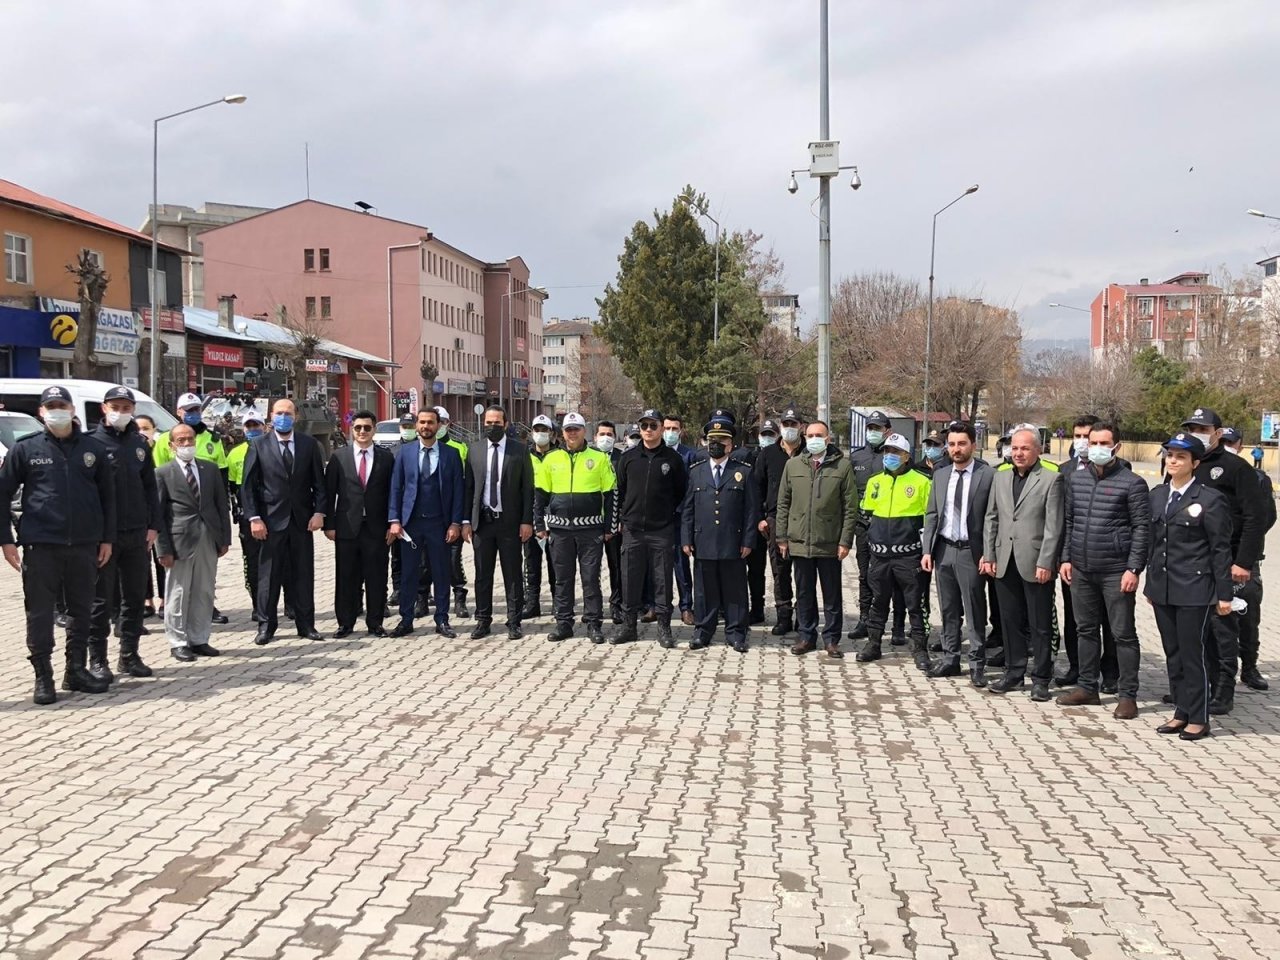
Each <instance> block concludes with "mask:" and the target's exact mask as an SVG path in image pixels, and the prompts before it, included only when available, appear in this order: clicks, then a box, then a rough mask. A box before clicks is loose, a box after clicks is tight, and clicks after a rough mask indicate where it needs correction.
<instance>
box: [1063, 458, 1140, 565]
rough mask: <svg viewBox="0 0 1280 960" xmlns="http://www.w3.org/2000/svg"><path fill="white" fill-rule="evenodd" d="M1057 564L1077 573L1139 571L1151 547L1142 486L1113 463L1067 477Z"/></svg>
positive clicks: (1078, 471)
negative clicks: (1060, 546)
mask: <svg viewBox="0 0 1280 960" xmlns="http://www.w3.org/2000/svg"><path fill="white" fill-rule="evenodd" d="M1066 482H1067V489H1066V497H1065V500H1066V522H1065V525H1064V529H1063V532H1062V562H1063V563H1070V564H1071V566H1072V567H1073V568H1074V569H1076V570H1078V571H1080V572H1081V573H1121V572H1123V571H1125V570H1133V571H1135V572H1141V570H1142V569H1143V568H1144V567H1145V566H1146V565H1147V545H1148V544H1149V543H1150V542H1151V501H1150V499H1149V498H1148V490H1147V483H1146V481H1145V480H1143V479H1142V478H1141V477H1140V476H1138V475H1137V474H1136V473H1134V472H1133V471H1132V470H1130V469H1129V468H1128V467H1126V466H1125V465H1124V464H1122V463H1119V462H1118V461H1112V462H1111V463H1109V464H1107V465H1106V467H1105V468H1104V469H1103V471H1102V476H1101V477H1099V476H1098V471H1097V469H1096V468H1095V467H1092V466H1090V467H1088V468H1087V469H1084V470H1077V471H1076V472H1075V473H1068V474H1067V476H1066Z"/></svg>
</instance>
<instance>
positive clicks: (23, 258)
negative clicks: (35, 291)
mask: <svg viewBox="0 0 1280 960" xmlns="http://www.w3.org/2000/svg"><path fill="white" fill-rule="evenodd" d="M4 278H5V280H7V281H8V282H9V283H31V238H30V237H27V236H23V235H22V234H20V233H6V234H5V235H4Z"/></svg>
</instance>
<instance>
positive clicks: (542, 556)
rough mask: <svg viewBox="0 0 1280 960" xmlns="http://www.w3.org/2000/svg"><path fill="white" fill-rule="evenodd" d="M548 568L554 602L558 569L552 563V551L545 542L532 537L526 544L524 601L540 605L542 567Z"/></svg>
mask: <svg viewBox="0 0 1280 960" xmlns="http://www.w3.org/2000/svg"><path fill="white" fill-rule="evenodd" d="M543 564H546V567H547V587H548V588H549V589H550V591H551V597H552V602H553V603H554V600H555V595H556V568H555V565H554V564H553V563H552V562H551V551H550V550H548V549H547V542H546V541H545V540H543V541H539V540H538V538H537V537H530V538H529V539H528V540H526V541H525V543H524V601H525V603H539V602H540V599H541V596H542V567H543Z"/></svg>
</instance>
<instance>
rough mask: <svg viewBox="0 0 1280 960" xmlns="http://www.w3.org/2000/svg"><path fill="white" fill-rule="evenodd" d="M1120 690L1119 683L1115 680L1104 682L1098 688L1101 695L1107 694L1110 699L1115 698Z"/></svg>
mask: <svg viewBox="0 0 1280 960" xmlns="http://www.w3.org/2000/svg"><path fill="white" fill-rule="evenodd" d="M1119 689H1120V687H1119V684H1118V681H1115V680H1103V681H1102V684H1101V685H1100V686H1099V687H1098V691H1099V692H1100V693H1105V694H1106V695H1107V696H1109V697H1111V696H1115V693H1116V691H1117V690H1119Z"/></svg>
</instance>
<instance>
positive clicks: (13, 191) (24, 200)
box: [0, 180, 187, 254]
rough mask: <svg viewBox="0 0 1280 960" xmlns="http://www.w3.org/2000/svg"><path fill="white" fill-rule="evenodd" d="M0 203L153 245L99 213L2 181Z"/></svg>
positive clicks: (180, 250) (179, 251)
mask: <svg viewBox="0 0 1280 960" xmlns="http://www.w3.org/2000/svg"><path fill="white" fill-rule="evenodd" d="M0 203H10V204H13V205H15V206H19V207H27V208H29V209H32V210H37V211H39V212H41V213H47V214H50V215H51V216H55V217H61V218H63V219H65V220H74V221H76V222H77V223H82V224H84V225H85V226H88V227H94V228H96V229H98V230H103V231H105V232H107V233H114V234H116V235H117V236H122V237H125V238H126V239H129V240H136V241H138V242H139V243H147V244H149V243H151V237H150V236H149V235H148V234H145V233H139V232H138V231H137V230H134V229H132V228H131V227H126V226H124V225H123V224H119V223H116V222H114V221H112V220H108V219H107V218H106V217H100V216H98V215H97V214H96V213H90V212H89V211H88V210H81V209H80V208H79V207H73V206H72V205H71V204H69V203H63V202H62V201H61V200H55V199H54V198H53V197H46V196H45V195H44V194H42V193H36V192H35V191H34V190H29V189H27V188H26V187H23V186H20V185H19V184H16V183H13V182H11V181H9V180H0ZM160 246H161V247H163V248H164V249H165V250H168V251H171V252H173V253H180V254H185V253H186V252H187V251H185V250H182V249H181V248H179V247H171V246H169V245H168V244H164V243H162V244H160Z"/></svg>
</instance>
